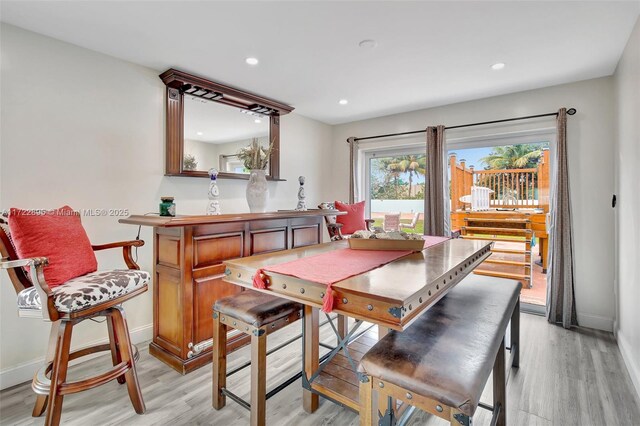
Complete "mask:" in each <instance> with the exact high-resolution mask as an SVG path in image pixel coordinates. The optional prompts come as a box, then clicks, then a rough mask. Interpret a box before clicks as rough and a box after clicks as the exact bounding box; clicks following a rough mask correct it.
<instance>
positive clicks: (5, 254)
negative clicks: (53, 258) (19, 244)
mask: <svg viewBox="0 0 640 426" xmlns="http://www.w3.org/2000/svg"><path fill="white" fill-rule="evenodd" d="M0 254H1V255H2V258H3V259H6V260H18V259H19V257H18V254H17V253H16V248H15V246H14V245H13V241H12V240H11V231H10V229H9V216H8V214H7V213H6V212H3V213H2V214H0ZM7 273H8V274H9V278H10V279H11V283H12V284H13V288H14V289H15V291H16V293H20V292H21V291H22V290H24V289H25V288H29V287H32V286H33V284H32V283H31V281H30V280H29V276H28V274H27V271H26V270H25V269H23V268H11V269H7Z"/></svg>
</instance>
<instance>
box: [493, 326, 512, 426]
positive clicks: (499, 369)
mask: <svg viewBox="0 0 640 426" xmlns="http://www.w3.org/2000/svg"><path fill="white" fill-rule="evenodd" d="M512 344H513V342H512ZM504 350H505V349H504V338H503V339H502V343H501V344H500V349H498V355H497V356H496V361H495V363H494V364H493V407H494V411H495V410H497V409H498V408H499V410H500V411H499V413H498V419H497V421H496V423H495V424H496V426H506V424H507V377H506V371H505V368H506V361H505V354H504Z"/></svg>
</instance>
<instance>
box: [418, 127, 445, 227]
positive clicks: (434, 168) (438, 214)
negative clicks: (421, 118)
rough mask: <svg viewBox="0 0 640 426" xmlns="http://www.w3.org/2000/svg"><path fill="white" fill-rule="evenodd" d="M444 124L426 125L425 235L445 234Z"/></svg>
mask: <svg viewBox="0 0 640 426" xmlns="http://www.w3.org/2000/svg"><path fill="white" fill-rule="evenodd" d="M444 130H445V127H444V126H429V127H427V172H426V175H425V194H424V217H425V222H424V233H425V235H438V236H443V237H444V236H447V235H448V234H449V232H448V230H447V223H448V221H447V220H446V214H447V210H448V209H447V208H446V204H448V203H445V200H448V199H449V197H448V195H447V192H446V191H445V188H446V179H445V167H444V165H445V148H444Z"/></svg>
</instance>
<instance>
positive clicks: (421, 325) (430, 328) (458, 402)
mask: <svg viewBox="0 0 640 426" xmlns="http://www.w3.org/2000/svg"><path fill="white" fill-rule="evenodd" d="M521 288H522V286H521V284H520V283H519V282H517V281H512V280H504V279H496V278H490V277H481V276H473V275H471V276H469V277H467V278H465V279H464V280H463V281H462V282H461V283H460V284H458V285H457V286H456V287H455V288H454V289H453V290H451V291H450V292H449V293H448V294H447V295H446V296H445V297H444V298H442V299H441V300H440V301H439V302H438V303H436V304H435V305H434V306H432V307H431V308H430V309H429V310H428V311H427V312H425V313H424V314H423V315H422V316H421V317H419V318H418V319H417V320H416V321H415V323H413V324H412V325H411V326H410V327H409V328H408V329H407V330H405V331H404V332H402V333H400V332H395V331H391V332H390V333H389V334H387V335H386V336H385V337H384V338H383V339H382V340H380V341H379V342H378V343H376V345H374V346H373V347H372V348H371V350H370V351H369V352H367V354H366V355H365V356H364V357H363V358H362V360H361V361H360V366H359V371H360V425H371V424H380V425H394V424H396V422H398V423H401V424H402V423H403V421H402V417H403V416H405V417H407V416H409V415H410V413H411V412H412V411H413V410H414V408H410V407H415V408H418V409H421V410H423V411H426V412H428V413H431V414H433V415H435V416H438V417H440V418H443V419H445V420H447V421H449V422H450V423H451V424H456V425H457V424H462V425H470V424H471V418H472V417H473V414H474V413H475V411H476V408H477V407H478V406H481V407H482V408H487V409H491V410H492V411H493V419H492V423H491V424H492V425H494V424H495V425H500V426H504V425H506V424H507V420H506V413H507V410H506V406H507V405H506V404H507V401H506V363H505V333H506V331H507V326H508V324H509V321H511V342H510V343H511V347H510V351H511V366H513V367H517V366H518V361H519V360H518V343H519V328H520V325H519V322H520V289H521ZM492 370H493V407H489V406H487V405H486V404H482V403H480V396H481V394H482V391H483V389H484V387H485V384H486V382H487V379H488V378H489V375H490V374H491V372H492ZM374 392H376V393H377V394H378V398H377V401H379V402H380V401H382V402H383V403H384V405H386V407H385V406H382V407H380V409H381V410H384V411H383V412H381V413H379V412H378V409H376V405H381V404H376V402H375V399H374V398H373V393H374ZM396 400H399V401H401V402H402V406H401V407H400V409H398V408H397V404H396Z"/></svg>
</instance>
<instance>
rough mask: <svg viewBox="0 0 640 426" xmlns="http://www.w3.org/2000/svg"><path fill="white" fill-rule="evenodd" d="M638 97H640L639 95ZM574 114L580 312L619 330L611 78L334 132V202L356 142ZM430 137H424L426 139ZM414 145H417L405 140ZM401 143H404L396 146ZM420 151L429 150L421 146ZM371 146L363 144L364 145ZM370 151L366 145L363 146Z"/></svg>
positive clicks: (547, 123) (469, 132)
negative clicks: (565, 111) (351, 142)
mask: <svg viewBox="0 0 640 426" xmlns="http://www.w3.org/2000/svg"><path fill="white" fill-rule="evenodd" d="M635 96H637V93H636V94H635ZM563 106H564V107H567V108H569V107H574V108H576V109H577V110H578V113H577V114H576V115H574V116H570V117H569V119H568V128H567V138H568V150H569V174H570V182H571V191H572V192H571V205H572V209H573V224H574V238H575V277H576V306H577V311H578V320H579V322H580V324H581V325H583V326H587V327H592V328H598V329H604V330H612V329H613V319H614V296H613V276H614V257H613V246H614V239H613V234H614V229H613V211H612V209H611V207H610V202H611V194H612V193H613V188H614V181H613V163H614V154H613V150H614V141H613V136H612V135H613V131H614V119H613V106H614V102H613V81H612V78H609V77H607V78H599V79H594V80H588V81H583V82H578V83H572V84H565V85H561V86H555V87H548V88H544V89H539V90H531V91H527V92H521V93H514V94H510V95H505V96H497V97H493V98H487V99H482V100H478V101H472V102H464V103H459V104H453V105H447V106H443V107H438V108H430V109H425V110H420V111H413V112H409V113H403V114H397V115H391V116H386V117H380V118H376V119H370V120H363V121H357V122H353V123H347V124H343V125H339V126H336V127H334V142H333V144H334V145H333V146H334V148H333V149H334V151H335V156H334V158H335V162H334V168H333V170H332V173H331V176H332V185H331V188H332V189H333V191H334V193H333V198H336V199H345V198H346V197H347V196H348V190H349V187H348V182H349V160H348V158H349V155H348V146H347V144H346V143H345V140H346V139H347V138H348V137H350V136H355V137H361V136H369V135H376V134H385V133H395V132H404V131H411V130H417V129H423V128H426V127H427V126H428V125H436V124H444V125H449V126H453V125H457V124H466V123H473V122H480V121H489V120H496V119H501V118H509V117H518V116H525V115H533V114H540V113H546V112H553V111H556V110H557V109H558V108H560V107H563ZM554 126H555V122H554V121H553V120H552V119H551V120H550V119H544V120H533V121H529V122H519V123H518V124H516V125H514V124H507V125H499V126H489V127H486V126H485V127H475V128H471V129H466V130H464V131H461V130H451V131H449V132H447V138H448V139H455V138H460V137H466V136H474V135H482V134H496V133H502V132H511V131H517V130H525V129H527V130H528V129H534V128H548V127H554ZM422 138H423V136H420V139H422ZM406 141H409V142H415V141H416V138H415V137H410V138H408V139H406ZM395 143H400V141H396V142H395ZM420 143H423V142H422V140H420ZM363 144H364V143H363ZM361 146H366V145H361Z"/></svg>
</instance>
